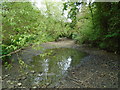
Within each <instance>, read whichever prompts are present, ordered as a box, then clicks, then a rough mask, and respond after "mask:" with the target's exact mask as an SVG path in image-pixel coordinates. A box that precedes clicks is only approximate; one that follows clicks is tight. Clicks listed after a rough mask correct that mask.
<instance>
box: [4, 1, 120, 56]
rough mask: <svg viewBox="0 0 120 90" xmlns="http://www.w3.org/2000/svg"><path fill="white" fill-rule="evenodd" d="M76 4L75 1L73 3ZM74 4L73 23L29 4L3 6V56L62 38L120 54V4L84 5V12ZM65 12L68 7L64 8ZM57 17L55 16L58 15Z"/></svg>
mask: <svg viewBox="0 0 120 90" xmlns="http://www.w3.org/2000/svg"><path fill="white" fill-rule="evenodd" d="M72 3H73V2H72ZM77 5H80V4H71V5H69V6H68V7H71V10H70V12H69V14H68V16H69V17H68V18H71V20H72V22H71V23H70V22H68V23H67V22H64V20H57V19H55V18H54V17H53V16H52V14H50V13H49V12H46V13H47V14H48V16H47V17H46V16H44V15H43V14H42V13H41V11H40V10H38V9H37V8H36V7H33V5H32V4H31V3H30V2H24V3H22V2H7V3H5V2H4V3H3V4H2V21H3V22H2V25H3V26H2V33H3V34H2V40H3V41H2V55H6V54H9V53H11V52H14V51H15V50H17V49H19V48H22V47H25V46H28V45H30V44H33V43H34V44H40V43H43V42H48V41H55V40H56V39H58V38H59V37H68V38H72V39H74V40H76V42H77V43H79V44H83V43H87V44H90V45H91V46H96V47H100V48H101V49H106V50H108V51H115V52H119V44H118V39H119V38H120V34H119V33H120V13H119V12H120V4H119V3H95V4H92V5H88V6H86V5H84V4H83V5H82V9H81V12H76V10H77V8H76V6H77ZM64 10H67V7H65V5H64ZM55 17H56V16H55Z"/></svg>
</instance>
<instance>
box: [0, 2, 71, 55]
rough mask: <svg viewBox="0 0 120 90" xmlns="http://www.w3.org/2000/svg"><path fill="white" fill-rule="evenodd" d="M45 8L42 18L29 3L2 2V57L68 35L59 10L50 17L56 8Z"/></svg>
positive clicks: (67, 29)
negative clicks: (46, 9)
mask: <svg viewBox="0 0 120 90" xmlns="http://www.w3.org/2000/svg"><path fill="white" fill-rule="evenodd" d="M50 5H52V6H50ZM57 5H58V4H57ZM47 7H48V8H49V7H50V8H49V10H48V11H47V12H46V15H47V16H44V15H42V14H41V11H40V10H38V9H36V8H35V6H33V5H32V4H31V3H30V2H4V3H3V4H2V9H3V10H2V18H3V34H2V39H3V42H2V54H3V55H6V54H9V53H10V52H13V51H15V50H17V49H19V48H22V47H25V46H28V45H30V44H33V43H34V44H41V43H43V42H47V41H54V40H55V39H57V38H58V37H59V36H60V35H66V36H67V35H69V31H70V28H69V27H67V26H65V23H64V22H63V20H62V19H63V17H60V15H61V14H60V12H62V11H60V12H59V8H56V10H57V9H58V11H57V13H55V14H53V15H51V13H52V11H54V9H53V8H55V7H57V6H55V5H54V3H52V4H50V3H49V4H48V5H47ZM54 12H55V11H54ZM48 13H50V14H48ZM57 15H58V17H59V18H58V19H57V18H56V17H57Z"/></svg>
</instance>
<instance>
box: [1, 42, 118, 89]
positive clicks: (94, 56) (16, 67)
mask: <svg viewBox="0 0 120 90" xmlns="http://www.w3.org/2000/svg"><path fill="white" fill-rule="evenodd" d="M119 59H120V56H119V55H116V54H114V53H109V52H106V51H104V50H99V49H97V48H90V47H87V46H86V45H77V44H75V43H74V41H73V40H65V41H59V42H48V43H44V44H42V45H38V46H35V47H28V48H26V49H25V50H22V51H20V52H19V53H17V54H14V55H12V57H11V60H12V61H13V63H12V66H10V67H11V68H10V69H9V67H8V69H6V68H5V67H4V66H3V67H2V74H3V75H2V87H3V88H118V72H119V69H118V60H119Z"/></svg>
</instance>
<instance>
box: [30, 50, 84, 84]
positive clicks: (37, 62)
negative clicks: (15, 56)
mask: <svg viewBox="0 0 120 90" xmlns="http://www.w3.org/2000/svg"><path fill="white" fill-rule="evenodd" d="M84 55H85V53H81V52H79V51H77V50H75V49H68V48H56V49H48V50H47V51H45V53H43V54H41V55H38V56H35V57H33V61H32V62H31V65H33V67H32V69H33V70H34V69H35V70H36V71H37V72H41V74H39V76H41V77H42V78H43V81H42V83H47V82H54V81H56V80H59V79H60V78H62V76H63V75H64V74H65V72H66V71H67V70H68V68H69V67H70V66H75V65H77V64H78V63H79V62H80V59H81V58H83V56H84ZM35 79H36V80H37V79H38V81H40V80H41V78H38V77H36V78H35ZM39 83H41V82H39Z"/></svg>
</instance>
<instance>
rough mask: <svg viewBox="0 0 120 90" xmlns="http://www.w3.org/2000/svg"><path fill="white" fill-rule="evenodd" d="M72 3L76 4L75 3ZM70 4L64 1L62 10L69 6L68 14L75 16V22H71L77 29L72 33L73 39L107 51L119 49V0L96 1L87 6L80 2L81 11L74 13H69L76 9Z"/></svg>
mask: <svg viewBox="0 0 120 90" xmlns="http://www.w3.org/2000/svg"><path fill="white" fill-rule="evenodd" d="M72 5H73V6H74V7H77V6H78V5H76V4H75V3H74V4H72ZM72 5H70V3H68V2H67V3H65V4H64V10H67V9H68V7H71V8H72V9H71V10H70V11H69V15H68V16H71V17H72V18H74V17H75V20H77V22H72V24H73V25H74V26H75V27H74V29H75V31H77V32H74V33H73V39H75V40H77V42H79V43H88V44H91V45H93V46H97V47H100V48H102V49H106V50H108V51H118V52H119V51H120V50H119V43H118V42H119V38H120V3H119V2H96V3H94V4H89V5H87V6H86V4H85V3H82V9H81V12H77V13H74V14H75V15H73V14H72V13H71V12H75V11H76V9H73V8H74V7H73V6H72ZM71 17H70V18H71ZM72 18H71V19H72Z"/></svg>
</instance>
